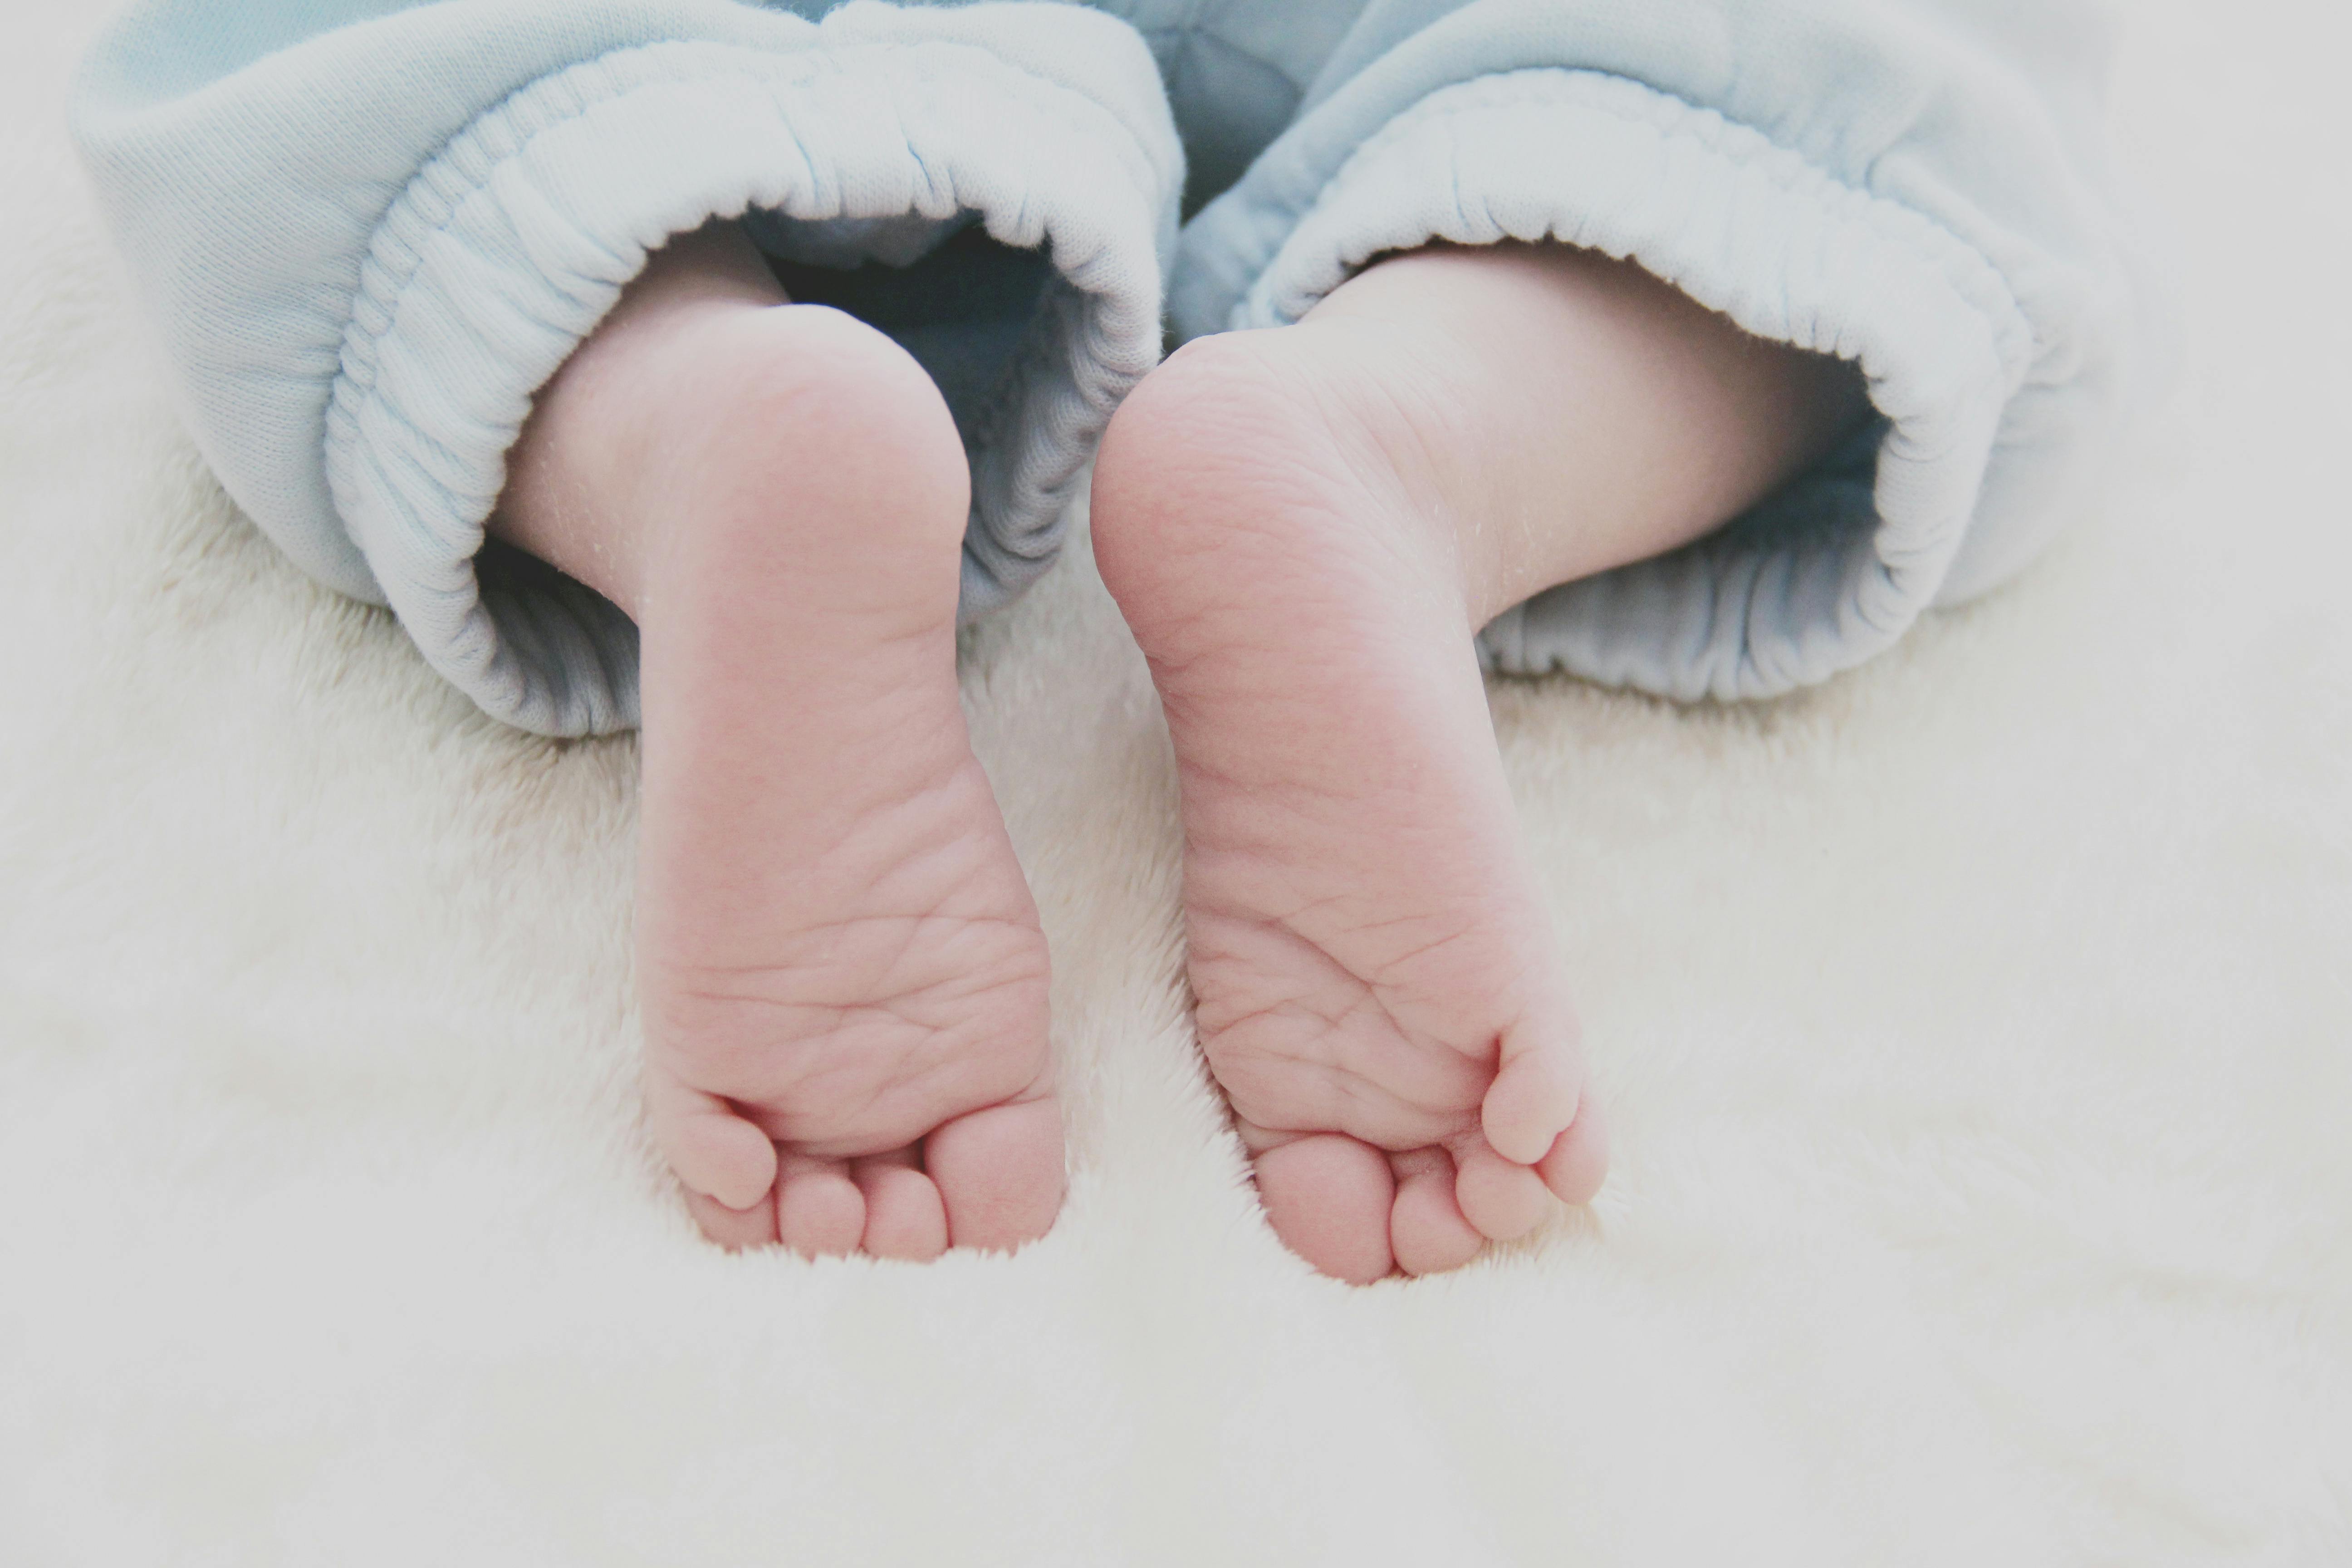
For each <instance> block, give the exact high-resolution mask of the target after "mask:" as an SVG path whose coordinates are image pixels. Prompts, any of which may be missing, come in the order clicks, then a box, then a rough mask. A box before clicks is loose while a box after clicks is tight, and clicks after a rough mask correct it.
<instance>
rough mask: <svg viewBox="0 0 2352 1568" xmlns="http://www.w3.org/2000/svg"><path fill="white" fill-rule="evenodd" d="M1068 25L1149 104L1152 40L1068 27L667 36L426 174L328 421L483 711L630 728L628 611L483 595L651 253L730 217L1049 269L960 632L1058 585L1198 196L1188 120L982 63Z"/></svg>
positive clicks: (380, 547)
mask: <svg viewBox="0 0 2352 1568" xmlns="http://www.w3.org/2000/svg"><path fill="white" fill-rule="evenodd" d="M1048 9H1050V10H1052V11H1054V12H1055V13H1056V16H1055V18H1054V20H1055V22H1057V23H1059V24H1060V25H1061V26H1060V30H1058V31H1056V32H1054V33H1052V34H1051V37H1053V38H1054V39H1055V44H1056V47H1059V48H1061V49H1063V50H1066V51H1070V52H1073V53H1076V52H1079V51H1080V49H1081V48H1083V49H1084V50H1087V51H1093V50H1099V49H1101V48H1103V47H1105V46H1106V45H1108V47H1111V48H1113V49H1114V50H1116V49H1118V48H1121V47H1124V48H1129V49H1131V50H1132V52H1133V53H1134V54H1135V55H1136V56H1137V57H1138V58H1137V59H1136V60H1135V61H1132V62H1129V65H1130V66H1131V69H1130V70H1129V72H1128V73H1127V75H1128V77H1129V79H1131V82H1132V84H1133V85H1134V86H1135V87H1136V88H1138V89H1146V88H1151V84H1152V83H1153V80H1154V79H1153V77H1152V73H1151V67H1150V59H1149V57H1148V55H1145V54H1144V53H1143V51H1142V48H1141V46H1140V44H1139V42H1137V41H1136V40H1135V39H1134V37H1133V35H1132V34H1129V33H1127V32H1126V31H1125V30H1124V29H1123V28H1119V27H1118V26H1117V25H1116V24H1113V23H1110V22H1108V21H1106V20H1101V19H1097V18H1090V17H1089V18H1085V20H1087V21H1091V22H1095V23H1096V26H1086V27H1083V29H1082V31H1083V33H1084V34H1085V35H1086V36H1085V37H1082V38H1073V37H1071V36H1070V30H1069V28H1068V22H1069V21H1070V20H1074V19H1076V16H1074V15H1073V14H1071V13H1067V12H1066V11H1064V10H1063V8H1061V7H1043V6H1033V7H1022V6H1013V7H989V8H982V11H981V12H980V13H967V14H965V15H964V16H961V18H959V17H958V16H957V15H956V14H955V13H940V12H921V11H911V10H909V11H900V10H894V9H889V8H886V7H881V6H856V7H851V8H849V9H847V10H845V11H842V12H839V13H836V14H835V16H831V17H829V18H827V20H826V22H825V23H824V26H822V27H821V28H819V29H817V30H816V37H815V40H814V47H807V48H802V49H796V50H790V51H774V50H767V49H761V48H757V47H744V46H741V45H737V44H729V43H714V42H698V41H697V42H668V43H658V44H653V45H648V46H644V47H635V48H628V49H623V50H619V51H616V52H613V53H609V54H605V55H603V56H600V57H598V58H593V59H589V60H585V61H583V62H580V63H578V64H575V65H572V66H570V67H568V68H564V69H562V70H560V71H557V72H555V73H553V74H551V75H549V76H545V77H542V78H541V79H538V80H536V81H534V82H532V83H531V84H530V86H528V87H527V88H525V89H522V90H521V91H520V92H517V93H515V94H514V95H512V96H511V97H509V98H508V99H506V100H503V101H501V102H500V103H499V104H498V105H497V107H495V108H494V109H492V110H489V111H488V112H487V113H485V114H483V115H481V116H480V117H479V118H478V119H477V120H475V121H473V122H472V123H471V124H469V125H468V126H467V128H466V129H465V130H464V131H463V132H461V133H459V134H458V135H457V137H455V138H454V139H452V140H451V141H450V142H448V143H447V145H446V147H445V148H444V149H443V150H442V151H441V152H440V153H439V154H438V155H437V156H436V157H435V158H434V159H433V160H432V161H431V162H430V163H428V164H426V165H425V167H424V168H423V169H422V170H420V171H419V172H418V173H417V174H416V175H415V178H414V179H413V180H412V181H411V182H410V183H409V184H408V186H407V188H406V190H405V191H404V193H403V194H402V195H401V196H400V197H399V199H398V200H397V201H396V202H394V204H393V205H392V207H391V209H390V210H389V212H387V213H386V215H385V216H384V217H383V221H382V222H381V223H380V224H379V225H378V226H376V229H375V231H374V234H373V237H372V238H371V240H370V243H369V245H368V249H367V255H366V258H365V261H364V263H363V265H362V268H361V273H360V289H359V293H358V295H357V297H356V299H355V300H354V301H353V306H352V317H351V321H350V325H349V328H348V330H347V331H346V332H345V334H344V338H343V342H342V349H341V369H340V373H339V374H338V375H337V376H336V378H335V381H334V384H333V389H332V395H331V400H330V403H329V405H328V408H327V411H326V423H325V461H326V467H327V479H328V482H329V485H330V487H331V492H332V494H333V497H334V503H335V508H336V510H337V512H338V514H339V515H340V517H341V520H342V522H343V524H344V526H345V527H346V528H347V529H348V530H349V531H350V533H351V536H352V540H353V541H354V542H356V543H357V545H358V547H359V549H360V551H361V552H362V554H363V555H364V556H365V558H366V560H367V563H368V565H369V566H370V568H371V569H372V570H373V574H374V576H375V579H376V581H377V583H378V584H381V587H382V590H383V595H384V597H385V599H386V600H387V601H388V602H389V603H390V604H391V605H392V606H393V608H394V610H395V611H396V612H397V613H398V614H399V616H400V618H401V621H402V623H403V624H404V626H406V627H407V629H408V631H409V633H410V635H411V636H413V637H415V640H416V642H417V645H418V646H419V647H420V648H421V649H422V650H423V651H424V653H425V657H426V658H427V659H429V660H430V661H431V662H432V663H433V664H434V666H435V667H436V668H438V669H439V670H440V671H441V672H442V673H443V674H445V675H446V676H447V677H448V679H450V680H451V681H453V682H454V683H456V684H457V686H458V687H459V688H461V689H463V690H465V691H466V692H467V694H468V695H469V696H471V697H472V698H473V699H474V700H475V701H477V702H478V703H479V704H480V705H481V706H482V708H483V709H484V710H486V711H488V712H489V713H490V714H492V715H493V716H495V717H497V718H499V719H502V720H505V721H509V722H510V723H514V724H518V725H520V726H522V727H523V728H526V729H530V730H534V731H541V732H542V733H547V734H555V735H576V734H583V733H590V732H594V731H607V730H612V729H615V728H619V727H623V726H625V725H628V724H630V723H633V722H635V718H636V710H637V693H636V684H635V628H634V627H633V626H631V625H630V623H629V622H628V620H627V618H626V617H625V616H623V615H622V613H621V612H620V611H619V610H618V609H617V608H616V607H614V605H610V604H607V603H605V602H604V600H602V599H601V598H599V597H597V596H596V595H593V594H590V593H588V592H586V591H585V590H584V589H580V588H578V587H577V585H576V584H563V583H562V581H561V580H560V579H557V578H555V577H554V575H553V574H549V573H545V572H538V571H532V570H529V569H528V568H527V567H526V568H525V569H522V570H519V571H512V572H503V571H502V572H496V573H492V574H488V577H489V579H490V580H489V581H488V582H487V583H486V581H485V574H483V573H481V572H478V570H477V556H478V553H479V552H481V550H482V547H483V542H484V532H483V529H484V522H485V520H486V519H487V518H488V515H489V513H490V510H491V508H492V506H493V505H494V504H495V502H496V500H497V499H498V495H499V490H500V489H501V488H502V486H503V483H504V479H505V455H506V452H507V450H508V448H509V447H511V446H512V444H513V443H514V441H515V439H516V438H517V437H518V435H519V433H520V429H521V426H522V423H523V420H524V419H525V417H526V416H528V414H529V412H530V399H531V396H532V395H533V394H534V393H535V392H536V391H537V389H538V388H539V387H540V386H541V384H544V383H545V382H546V381H547V379H548V378H549V377H550V376H551V375H552V374H554V373H555V371H556V369H557V368H558V367H559V366H560V365H561V364H562V363H563V361H564V359H565V358H566V357H567V356H568V355H569V354H570V353H571V352H572V349H573V348H574V347H575V346H576V345H577V344H578V343H579V342H581V341H582V339H583V338H584V337H586V336H587V334H588V333H589V332H590V331H593V329H594V327H595V325H596V323H597V321H599V320H600V319H601V318H602V317H603V316H604V312H605V311H606V310H609V309H610V308H611V306H612V305H613V303H614V300H615V299H616V298H617V297H618V295H619V292H620V289H621V288H622V286H623V285H624V284H625V283H626V282H627V281H628V280H629V279H631V278H633V277H634V276H635V274H636V273H637V272H638V271H639V270H640V269H641V268H643V266H644V264H645V260H646V255H647V253H648V252H649V251H650V250H652V249H655V248H657V247H659V246H661V245H662V244H663V243H664V242H665V241H666V240H667V238H668V237H670V236H672V235H675V234H677V233H680V232H683V231H685V230H688V229H691V228H694V227H696V226H699V225H700V224H702V223H704V222H705V221H707V220H708V219H709V218H711V217H714V216H719V217H732V216H740V215H741V214H743V213H745V212H746V211H747V210H753V209H756V210H757V211H758V212H759V213H760V214H761V215H762V218H761V221H762V225H763V226H764V228H765V229H766V230H767V232H769V233H770V234H774V233H776V232H778V231H783V232H787V233H788V232H789V231H790V230H791V228H792V226H793V225H794V224H797V223H807V224H810V225H812V226H814V229H813V231H812V245H813V246H816V247H824V246H830V247H832V248H833V250H835V251H840V252H841V254H840V255H839V256H838V257H837V258H835V259H836V260H838V261H847V260H852V259H856V258H857V255H858V252H857V251H856V247H857V245H858V244H859V236H860V235H861V234H863V235H865V236H866V237H868V243H870V245H871V247H872V248H871V249H870V250H869V251H867V252H866V253H865V254H869V255H872V256H874V257H876V258H877V259H882V260H885V261H889V260H894V259H899V258H898V257H894V256H893V255H892V254H891V249H892V247H899V248H900V249H902V250H903V249H904V247H905V246H906V236H907V235H908V232H909V230H910V229H912V230H915V231H922V230H926V229H935V228H941V227H945V226H952V225H954V224H955V223H957V222H959V221H970V222H974V223H977V224H979V225H981V226H984V227H985V228H986V231H987V233H988V235H989V236H990V237H992V239H994V240H996V241H998V242H999V243H1001V244H1003V245H1005V246H1009V247H1023V248H1031V247H1035V248H1039V249H1042V250H1043V251H1044V252H1045V254H1046V255H1047V256H1048V257H1049V258H1050V260H1051V268H1052V270H1051V274H1050V276H1049V277H1048V278H1047V279H1046V280H1045V284H1044V288H1043V292H1042V297H1041V299H1040V300H1039V303H1038V306H1037V308H1036V310H1035V312H1034V319H1033V320H1032V321H1031V322H1030V324H1029V326H1028V328H1027V331H1026V334H1025V336H1024V338H1023V340H1022V342H1020V344H1019V347H1018V349H1017V351H1016V352H1015V353H1014V354H1013V357H1012V360H1011V363H1010V364H1009V365H1008V367H1007V368H1006V369H1005V371H1004V373H1003V377H1002V379H1001V380H1000V382H999V384H997V386H996V388H995V391H994V394H993V395H992V398H991V406H990V409H989V411H988V412H987V413H986V415H985V416H983V417H982V418H980V419H979V420H977V421H976V423H975V424H974V426H973V427H971V428H970V429H968V430H967V431H966V438H967V443H968V445H969V447H970V450H971V462H972V491H973V517H972V521H971V528H970V531H969V534H968V540H967V544H966V549H965V562H964V578H963V610H964V612H965V614H966V615H967V616H971V615H976V614H979V613H981V612H982V611H985V610H987V609H989V608H991V607H992V606H994V605H998V604H1001V603H1002V602H1003V601H1004V600H1006V599H1008V598H1010V597H1011V596H1012V595H1014V594H1015V593H1017V592H1019V591H1020V589H1021V588H1023V587H1024V586H1025V585H1026V584H1028V583H1029V582H1030V581H1031V580H1032V579H1034V577H1035V576H1036V575H1037V574H1040V573H1041V572H1042V571H1043V570H1044V569H1045V565H1046V564H1047V563H1049V562H1050V560H1051V558H1052V556H1053V554H1054V552H1055V546H1056V544H1057V542H1058V529H1059V526H1060V521H1061V518H1062V515H1063V513H1064V511H1065V510H1066V504H1067V502H1068V500H1069V499H1070V497H1069V490H1070V487H1071V486H1072V485H1073V483H1075V482H1076V481H1077V480H1078V479H1079V478H1080V476H1081V474H1082V473H1083V470H1084V468H1085V465H1086V462H1087V458H1088V457H1089V456H1090V454H1091V450H1092V447H1093V444H1094V441H1095V439H1096V437H1097V436H1098V435H1099V434H1100V432H1101V430H1102V428H1103V426H1104V425H1105V424H1106V423H1107V422H1108V418H1109V416H1110V412H1111V410H1112V409H1113V408H1114V407H1115V406H1116V405H1117V404H1118V400H1119V399H1120V397H1121V396H1122V395H1124V394H1125V393H1126V391H1127V390H1128V388H1129V386H1131V385H1132V384H1134V383H1135V382H1136V381H1137V380H1138V379H1139V378H1140V377H1141V376H1142V375H1143V374H1145V372H1147V371H1148V370H1149V369H1150V367H1151V366H1152V364H1153V363H1156V361H1157V360H1158V357H1159V353H1160V321H1159V313H1160V276H1161V268H1162V261H1163V257H1164V253H1165V251H1166V249H1167V247H1168V245H1169V243H1170V242H1171V239H1172V234H1173V220H1172V213H1173V207H1174V200H1175V194H1176V186H1177V183H1178V181H1179V180H1180V178H1181V156H1180V154H1178V153H1177V152H1176V151H1175V147H1174V140H1173V132H1172V129H1170V128H1169V127H1168V126H1167V124H1166V121H1165V116H1164V112H1163V113H1161V114H1160V115H1158V116H1157V117H1155V116H1153V115H1152V114H1150V112H1141V113H1139V112H1137V111H1136V110H1135V109H1134V107H1133V106H1128V111H1127V112H1126V113H1124V114H1123V113H1121V112H1119V111H1118V110H1114V109H1113V108H1112V107H1110V106H1108V105H1107V104H1106V103H1105V102H1104V101H1102V100H1101V99H1100V98H1098V97H1097V96H1096V95H1095V94H1094V93H1090V92H1089V91H1087V90H1084V89H1080V88H1079V87H1077V86H1076V85H1074V84H1073V81H1072V80H1067V79H1054V78H1053V77H1050V76H1047V75H1044V74H1041V73H1039V72H1037V71H1034V70H1032V69H1027V68H1024V67H1023V65H1021V64H1019V63H1015V61H1014V60H1013V59H1012V58H1007V57H1006V54H1005V53H1004V52H1002V51H999V50H997V49H993V48H992V47H989V40H988V38H987V36H986V35H987V33H988V30H989V29H988V26H987V25H986V24H987V21H988V17H987V16H986V12H988V11H991V10H992V11H994V12H995V13H996V14H997V16H998V17H1000V18H1002V19H1003V20H1004V21H1006V22H1009V23H1010V24H1012V25H1014V26H1022V25H1024V24H1026V23H1029V22H1031V21H1033V20H1034V18H1028V17H1024V16H1021V15H1019V14H1020V13H1022V12H1024V11H1042V10H1048ZM975 16H978V18H979V21H980V25H978V26H975V25H974V18H975ZM959 23H960V24H961V25H958V24H959ZM942 24H944V25H942ZM1097 34H1100V35H1101V36H1100V37H1097V36H1095V35H1097ZM1097 58H1098V57H1097ZM1119 77H1120V73H1118V72H1108V73H1101V74H1100V75H1098V76H1097V82H1098V83H1106V84H1109V85H1116V84H1118V80H1119ZM1097 90H1099V88H1098V89H1097ZM1154 100H1156V88H1153V89H1151V96H1150V97H1147V98H1145V100H1144V101H1145V103H1146V104H1147V105H1148V104H1150V102H1152V101H1154ZM1155 133H1156V134H1155ZM919 248H920V247H919V246H918V247H916V249H918V250H919ZM828 254H830V252H828ZM908 254H912V252H908Z"/></svg>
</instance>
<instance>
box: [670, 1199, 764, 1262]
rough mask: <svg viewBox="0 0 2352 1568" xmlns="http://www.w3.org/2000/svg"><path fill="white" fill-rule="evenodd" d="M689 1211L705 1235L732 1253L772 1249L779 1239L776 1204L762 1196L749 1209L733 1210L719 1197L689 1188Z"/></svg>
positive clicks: (687, 1201)
mask: <svg viewBox="0 0 2352 1568" xmlns="http://www.w3.org/2000/svg"><path fill="white" fill-rule="evenodd" d="M686 1207H687V1212H688V1214H691V1215H694V1223H695V1224H696V1225H697V1226H700V1227H701V1230H702V1234H703V1235H704V1236H705V1237H708V1238H709V1239H710V1240H712V1241H714V1242H717V1243H718V1244H719V1246H721V1247H725V1248H726V1249H727V1250H728V1251H730V1252H740V1251H742V1250H743V1249H744V1248H746V1247H769V1246H772V1245H773V1244H774V1242H775V1239H776V1205H774V1204H772V1203H770V1202H769V1201H768V1194H765V1193H761V1194H760V1196H759V1198H758V1199H757V1200H756V1201H755V1202H754V1203H753V1204H752V1205H751V1207H750V1208H748V1209H730V1208H729V1207H728V1206H727V1205H725V1204H722V1203H720V1202H719V1200H718V1199H717V1198H714V1197H709V1196H706V1195H705V1194H701V1193H698V1192H696V1191H695V1190H694V1189H693V1188H692V1187H688V1188H687V1189H686Z"/></svg>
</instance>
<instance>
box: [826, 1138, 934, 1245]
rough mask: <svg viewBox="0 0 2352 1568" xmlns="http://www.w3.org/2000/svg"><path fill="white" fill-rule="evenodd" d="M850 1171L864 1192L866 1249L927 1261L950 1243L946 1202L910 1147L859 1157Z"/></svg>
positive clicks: (851, 1176)
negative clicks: (918, 1165)
mask: <svg viewBox="0 0 2352 1568" xmlns="http://www.w3.org/2000/svg"><path fill="white" fill-rule="evenodd" d="M850 1178H851V1180H853V1181H855V1182H856V1184H857V1190H858V1191H859V1192H860V1193H862V1194H865V1198H866V1237H865V1244H866V1251H868V1252H870V1253H872V1254H873V1255H874V1256H875V1257H877V1258H901V1259H904V1260H905V1261H908V1262H910V1263H928V1262H929V1261H930V1260H931V1259H932V1258H937V1257H938V1256H939V1255H940V1253H942V1252H945V1251H946V1250H947V1249H948V1211H947V1205H946V1204H945V1203H943V1202H942V1201H941V1200H940V1189H939V1187H938V1185H937V1184H935V1183H933V1182H932V1180H931V1179H930V1177H929V1176H927V1175H925V1174H923V1173H922V1172H920V1171H919V1170H917V1169H916V1168H915V1160H914V1151H913V1150H911V1149H907V1150H900V1151H899V1152H897V1153H895V1154H877V1155H875V1156H874V1157H873V1158H871V1159H867V1160H859V1161H857V1162H856V1163H854V1164H852V1165H851V1167H850Z"/></svg>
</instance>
